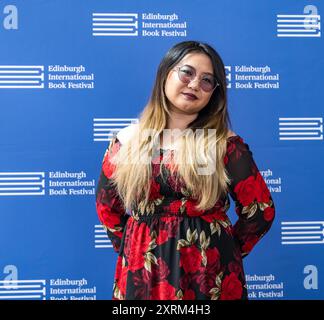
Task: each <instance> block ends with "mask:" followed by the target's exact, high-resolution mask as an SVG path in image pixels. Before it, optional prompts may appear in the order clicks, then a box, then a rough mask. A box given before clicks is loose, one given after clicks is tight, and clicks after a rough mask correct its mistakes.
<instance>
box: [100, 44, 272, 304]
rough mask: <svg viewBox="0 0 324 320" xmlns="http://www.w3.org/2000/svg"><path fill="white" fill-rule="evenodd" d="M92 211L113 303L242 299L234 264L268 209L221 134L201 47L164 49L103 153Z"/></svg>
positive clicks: (260, 232) (214, 71)
mask: <svg viewBox="0 0 324 320" xmlns="http://www.w3.org/2000/svg"><path fill="white" fill-rule="evenodd" d="M207 133H208V134H207ZM160 143H163V145H162V146H163V147H161V145H160ZM143 159H144V160H145V161H143ZM147 160H148V161H147ZM203 160H207V162H208V163H207V166H206V163H204V162H203ZM202 163H204V164H205V165H201V164H202ZM206 168H207V170H206ZM229 195H230V196H231V197H232V199H233V200H234V201H235V209H236V213H237V215H238V220H237V221H236V223H235V224H234V225H233V226H232V224H231V221H230V220H229V218H228V216H227V215H226V211H227V210H228V208H229ZM96 208H97V212H98V215H99V219H100V221H101V223H102V224H103V225H104V227H105V228H106V230H107V233H108V236H109V238H110V239H111V242H112V244H113V248H114V250H115V251H116V252H117V253H118V259H117V266H116V273H115V279H114V287H113V300H123V299H145V300H151V299H152V300H195V299H196V300H210V299H211V300H216V299H223V300H224V299H247V289H246V284H245V276H244V270H243V264H242V258H243V257H245V256H246V255H247V254H248V253H249V252H250V251H251V250H252V248H253V247H254V245H255V244H256V243H257V242H258V241H259V240H260V239H261V238H262V237H263V236H264V234H265V233H266V232H267V231H268V230H269V228H270V226H271V224H272V222H273V219H274V204H273V201H272V198H271V195H270V192H269V190H268V188H267V186H266V184H265V182H264V180H263V178H262V176H261V175H260V173H259V171H258V168H257V166H256V164H255V162H254V160H253V157H252V153H251V151H250V150H249V146H248V145H247V144H245V143H244V141H243V139H242V138H241V137H240V136H238V135H236V134H235V133H234V132H232V131H230V129H229V117H228V111H227V93H226V76H225V69H224V64H223V62H222V59H221V58H220V56H219V55H218V53H217V52H216V51H215V50H214V49H213V48H212V47H211V46H209V45H208V44H204V43H200V42H195V41H186V42H181V43H179V44H177V45H175V46H174V47H173V48H171V49H170V50H169V51H168V52H167V54H166V55H165V57H164V58H163V60H162V61H161V63H160V65H159V68H158V72H157V77H156V81H155V85H154V88H153V92H152V95H151V98H150V101H149V102H148V104H147V106H146V107H145V109H144V110H143V111H142V114H141V115H140V119H139V123H138V124H134V125H131V126H129V127H126V128H125V129H123V130H121V131H120V132H119V133H118V134H117V135H116V136H114V138H113V140H112V141H111V143H110V145H109V148H108V149H107V151H106V153H105V156H104V159H103V162H102V171H101V174H100V178H99V183H98V187H97V192H96Z"/></svg>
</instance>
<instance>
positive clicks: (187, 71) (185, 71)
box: [181, 69, 192, 76]
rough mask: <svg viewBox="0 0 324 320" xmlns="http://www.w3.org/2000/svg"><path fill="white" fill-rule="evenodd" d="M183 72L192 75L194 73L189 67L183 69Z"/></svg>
mask: <svg viewBox="0 0 324 320" xmlns="http://www.w3.org/2000/svg"><path fill="white" fill-rule="evenodd" d="M181 72H183V73H185V74H187V75H189V76H191V75H192V71H191V70H188V69H181Z"/></svg>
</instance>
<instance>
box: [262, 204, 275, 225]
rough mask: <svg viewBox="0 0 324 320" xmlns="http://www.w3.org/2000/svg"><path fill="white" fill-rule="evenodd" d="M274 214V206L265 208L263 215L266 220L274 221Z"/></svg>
mask: <svg viewBox="0 0 324 320" xmlns="http://www.w3.org/2000/svg"><path fill="white" fill-rule="evenodd" d="M274 215H275V210H274V208H272V207H268V208H265V210H264V214H263V217H264V220H265V221H268V222H269V221H272V220H273V218H274Z"/></svg>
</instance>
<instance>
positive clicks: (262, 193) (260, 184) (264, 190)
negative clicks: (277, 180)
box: [255, 172, 270, 203]
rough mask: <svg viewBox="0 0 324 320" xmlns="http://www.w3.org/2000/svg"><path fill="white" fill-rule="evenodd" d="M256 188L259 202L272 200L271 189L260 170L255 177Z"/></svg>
mask: <svg viewBox="0 0 324 320" xmlns="http://www.w3.org/2000/svg"><path fill="white" fill-rule="evenodd" d="M255 185H256V187H257V189H256V199H257V201H258V202H265V203H268V202H269V200H270V192H269V189H268V187H267V185H266V183H265V182H264V180H263V178H262V176H261V174H260V173H259V172H258V173H257V176H256V179H255Z"/></svg>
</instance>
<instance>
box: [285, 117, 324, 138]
mask: <svg viewBox="0 0 324 320" xmlns="http://www.w3.org/2000/svg"><path fill="white" fill-rule="evenodd" d="M279 140H323V118H279Z"/></svg>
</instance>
